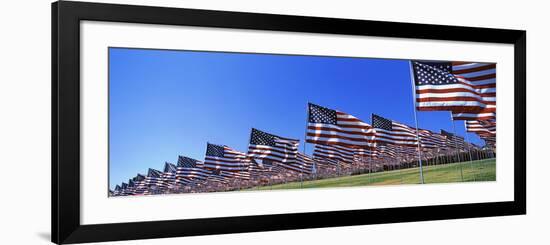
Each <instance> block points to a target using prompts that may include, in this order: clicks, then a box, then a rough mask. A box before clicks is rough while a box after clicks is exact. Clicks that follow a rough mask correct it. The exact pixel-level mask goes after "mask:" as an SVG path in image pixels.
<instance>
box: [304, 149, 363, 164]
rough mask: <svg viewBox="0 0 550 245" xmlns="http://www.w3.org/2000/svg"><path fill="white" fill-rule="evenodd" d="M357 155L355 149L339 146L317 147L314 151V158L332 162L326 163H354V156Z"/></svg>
mask: <svg viewBox="0 0 550 245" xmlns="http://www.w3.org/2000/svg"><path fill="white" fill-rule="evenodd" d="M354 154H355V149H353V148H349V147H345V146H339V145H319V144H317V145H315V149H314V150H313V157H314V158H315V159H319V160H321V161H322V160H323V159H324V160H332V161H326V162H328V163H334V164H335V163H338V162H341V163H346V164H351V163H353V155H354Z"/></svg>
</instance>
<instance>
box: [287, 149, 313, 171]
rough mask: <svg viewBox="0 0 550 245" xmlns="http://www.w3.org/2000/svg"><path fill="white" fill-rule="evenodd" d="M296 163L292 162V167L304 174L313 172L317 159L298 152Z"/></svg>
mask: <svg viewBox="0 0 550 245" xmlns="http://www.w3.org/2000/svg"><path fill="white" fill-rule="evenodd" d="M296 158H297V159H296V160H297V161H296V164H292V165H291V167H293V170H294V171H298V172H300V173H303V174H311V173H313V172H314V171H315V170H314V165H315V161H314V160H313V158H312V157H310V156H308V155H306V154H303V153H300V152H298V154H297V155H296Z"/></svg>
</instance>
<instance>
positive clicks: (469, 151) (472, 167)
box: [464, 121, 476, 181]
mask: <svg viewBox="0 0 550 245" xmlns="http://www.w3.org/2000/svg"><path fill="white" fill-rule="evenodd" d="M464 129H465V130H466V132H465V133H464V138H465V139H466V144H467V145H468V154H469V155H470V168H471V169H472V174H473V175H474V181H476V173H475V169H474V161H473V159H472V148H471V146H470V143H468V141H469V140H468V126H467V125H466V121H464Z"/></svg>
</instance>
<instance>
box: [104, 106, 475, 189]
mask: <svg viewBox="0 0 550 245" xmlns="http://www.w3.org/2000/svg"><path fill="white" fill-rule="evenodd" d="M306 127H307V130H306V131H307V133H306V142H308V143H311V144H313V145H314V149H313V154H312V156H309V155H307V154H304V153H301V152H299V145H300V140H298V139H292V138H288V137H282V136H278V135H275V134H271V133H268V132H265V131H262V130H259V129H256V128H252V129H251V133H250V141H249V145H248V149H247V152H240V151H238V150H235V149H233V148H231V147H229V146H226V145H218V144H212V143H207V144H206V152H205V157H204V161H200V160H197V159H193V158H190V157H187V156H179V157H178V161H177V165H174V164H172V163H169V162H166V163H165V166H164V171H159V170H155V169H149V171H148V173H147V175H146V176H143V175H140V174H138V175H137V176H136V177H134V178H132V179H130V180H128V183H123V184H121V185H117V187H116V188H115V190H114V191H113V192H112V194H113V195H142V194H151V192H152V191H155V190H156V191H163V190H168V189H173V188H178V187H181V186H187V187H190V188H193V187H196V188H199V187H200V186H205V185H206V186H210V185H226V186H227V185H230V184H231V185H238V184H240V183H247V182H248V181H255V180H258V179H262V178H270V177H272V176H277V175H278V176H280V175H285V174H286V175H288V176H300V177H302V176H310V175H315V174H316V172H317V171H318V170H319V169H323V168H331V167H333V166H336V165H337V166H338V167H342V168H345V167H353V166H358V165H361V164H363V165H364V164H366V163H372V162H375V161H380V160H385V159H396V158H400V159H405V160H412V159H414V157H415V156H416V154H417V151H418V150H422V151H423V152H431V153H432V155H435V154H451V152H450V151H449V152H445V149H453V150H458V151H466V150H468V149H470V148H471V147H474V148H476V149H479V147H477V146H475V145H473V144H470V143H467V142H465V141H464V138H462V137H460V136H457V135H454V134H452V133H450V132H447V131H444V130H441V132H440V133H437V132H433V131H430V130H427V129H418V132H417V130H416V128H413V127H410V126H407V125H405V124H403V123H400V122H397V121H394V120H391V119H387V118H384V117H382V116H379V115H376V114H372V125H371V124H368V123H366V122H364V121H363V120H361V119H359V118H357V117H354V116H352V115H350V114H347V113H344V112H341V111H337V110H334V109H330V108H326V107H323V106H320V105H316V104H312V103H309V104H308V123H307V126H306ZM417 133H418V136H417ZM332 169H334V168H332Z"/></svg>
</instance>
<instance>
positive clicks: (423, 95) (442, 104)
mask: <svg viewBox="0 0 550 245" xmlns="http://www.w3.org/2000/svg"><path fill="white" fill-rule="evenodd" d="M411 62H412V67H413V73H414V80H415V84H416V107H417V109H418V110H421V111H433V110H437V111H438V110H444V111H452V112H453V113H455V114H456V117H457V118H458V117H461V118H462V117H468V116H471V115H469V114H476V115H477V114H480V113H481V114H483V116H484V117H485V116H487V114H486V113H494V112H495V110H496V90H495V84H496V83H495V64H483V63H464V62H461V63H458V62H455V63H451V62H421V61H411Z"/></svg>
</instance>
